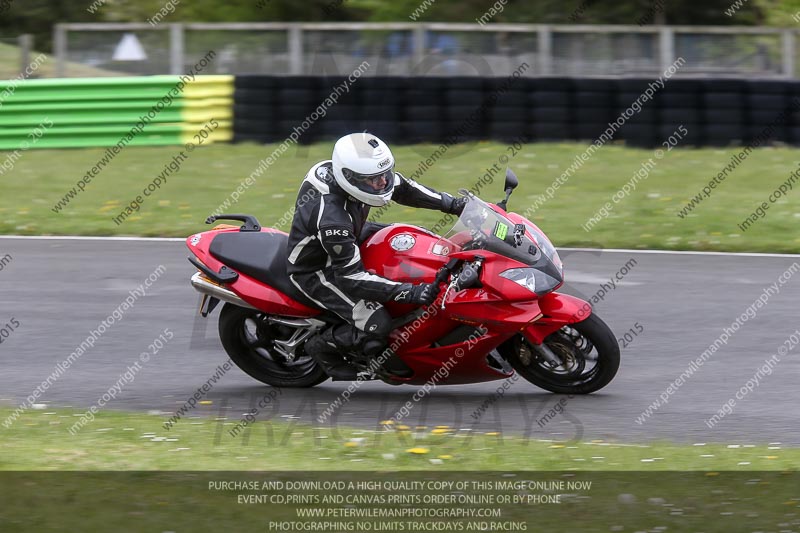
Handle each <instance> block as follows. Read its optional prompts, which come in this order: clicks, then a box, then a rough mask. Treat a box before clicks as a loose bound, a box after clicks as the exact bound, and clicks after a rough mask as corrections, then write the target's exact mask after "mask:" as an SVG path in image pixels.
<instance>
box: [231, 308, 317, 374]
mask: <svg viewBox="0 0 800 533" xmlns="http://www.w3.org/2000/svg"><path fill="white" fill-rule="evenodd" d="M296 334H297V328H292V327H288V326H283V325H277V324H271V323H270V322H269V321H268V320H267V315H265V314H264V313H261V312H260V311H256V310H255V309H245V308H243V307H239V306H237V305H233V304H230V303H226V304H225V306H224V307H223V308H222V311H221V312H220V315H219V338H220V341H222V346H223V348H225V351H226V352H228V355H229V356H230V357H231V360H232V361H233V362H234V363H236V366H238V367H239V368H241V369H242V370H244V371H245V372H246V373H247V374H249V375H250V376H251V377H253V378H255V379H257V380H258V381H261V382H262V383H266V384H267V385H272V386H273V387H313V386H314V385H317V384H319V383H322V382H323V381H325V380H326V379H328V375H327V374H325V371H324V370H322V368H320V366H319V365H318V364H317V363H316V361H314V359H312V358H311V357H310V356H309V355H306V354H305V352H303V351H302V349H300V350H301V353H299V354H298V355H297V357H295V358H293V359H292V360H290V359H289V358H287V357H286V356H285V355H282V354H281V352H280V351H279V350H277V349H276V345H275V343H276V341H287V340H289V339H291V338H292V336H293V335H296Z"/></svg>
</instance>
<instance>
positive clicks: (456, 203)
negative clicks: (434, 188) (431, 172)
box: [442, 193, 467, 215]
mask: <svg viewBox="0 0 800 533" xmlns="http://www.w3.org/2000/svg"><path fill="white" fill-rule="evenodd" d="M465 205H467V197H466V196H459V197H458V198H454V197H452V196H450V195H449V194H446V193H445V194H442V211H443V212H445V213H450V214H451V215H460V214H461V212H462V211H463V210H464V206H465Z"/></svg>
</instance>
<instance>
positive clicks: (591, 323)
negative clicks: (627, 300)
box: [499, 314, 620, 394]
mask: <svg viewBox="0 0 800 533" xmlns="http://www.w3.org/2000/svg"><path fill="white" fill-rule="evenodd" d="M544 343H545V344H546V345H547V346H548V347H549V348H550V349H551V350H552V351H553V352H554V353H555V354H556V355H557V356H559V358H560V359H561V360H562V362H563V363H564V364H563V365H562V366H560V367H558V368H559V369H562V370H555V369H551V368H550V367H549V366H548V364H547V362H546V361H545V360H544V359H543V358H542V356H540V355H539V354H538V353H537V352H536V351H535V350H534V349H533V347H532V346H531V344H530V343H529V342H528V341H527V340H525V339H524V338H523V337H522V335H518V336H517V337H515V338H513V339H511V340H509V341H507V342H506V343H504V344H503V345H501V346H500V348H499V351H500V353H501V354H502V355H503V356H504V357H505V358H506V360H507V361H508V362H509V363H510V364H511V366H512V367H513V368H514V370H515V371H516V372H517V373H518V374H519V375H521V376H522V377H524V378H525V379H527V380H528V381H530V382H531V383H533V384H534V385H536V386H537V387H541V388H543V389H545V390H548V391H550V392H555V393H559V394H589V393H592V392H595V391H598V390H600V389H602V388H603V387H605V386H606V385H608V384H609V383H610V382H611V380H612V379H614V376H616V375H617V370H618V369H619V360H620V355H619V345H618V344H617V339H616V338H615V337H614V333H613V332H612V331H611V329H610V328H609V327H608V326H607V325H606V323H605V322H603V321H602V320H600V318H599V317H598V316H597V315H595V314H591V315H589V316H588V317H587V318H586V319H585V320H582V321H581V322H578V323H576V324H571V325H569V326H564V327H563V328H561V329H560V330H558V331H556V332H555V333H552V334H550V335H548V336H547V338H545V340H544ZM590 363H593V364H592V365H591V366H590Z"/></svg>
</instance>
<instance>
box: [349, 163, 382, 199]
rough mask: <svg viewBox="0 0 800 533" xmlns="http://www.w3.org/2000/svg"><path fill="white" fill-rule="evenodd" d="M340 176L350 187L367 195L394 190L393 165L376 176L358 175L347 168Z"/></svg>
mask: <svg viewBox="0 0 800 533" xmlns="http://www.w3.org/2000/svg"><path fill="white" fill-rule="evenodd" d="M342 174H344V177H345V179H346V180H347V181H348V183H350V185H353V186H354V187H356V188H357V189H358V190H360V191H363V192H365V193H367V194H375V195H382V194H386V193H387V192H389V191H391V190H392V189H393V188H394V165H392V166H391V167H389V168H388V169H386V170H382V171H381V172H378V173H377V174H359V173H357V172H353V171H352V170H350V169H349V168H343V169H342Z"/></svg>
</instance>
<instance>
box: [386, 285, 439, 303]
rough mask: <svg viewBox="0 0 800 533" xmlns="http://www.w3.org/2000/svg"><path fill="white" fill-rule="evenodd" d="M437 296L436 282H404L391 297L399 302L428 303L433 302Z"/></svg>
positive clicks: (437, 287)
mask: <svg viewBox="0 0 800 533" xmlns="http://www.w3.org/2000/svg"><path fill="white" fill-rule="evenodd" d="M437 296H439V285H438V284H436V283H421V284H419V285H412V284H411V283H404V284H403V285H402V286H401V288H400V290H399V291H397V294H395V296H394V298H392V299H393V300H394V301H395V302H398V303H401V304H416V305H428V304H431V303H433V301H434V300H435V299H436V297H437Z"/></svg>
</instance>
